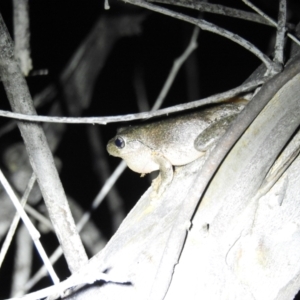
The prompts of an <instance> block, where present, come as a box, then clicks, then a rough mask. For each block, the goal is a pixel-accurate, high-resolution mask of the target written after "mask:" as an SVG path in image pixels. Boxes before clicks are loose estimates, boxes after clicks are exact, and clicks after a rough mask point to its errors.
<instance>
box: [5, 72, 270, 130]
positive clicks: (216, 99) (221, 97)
mask: <svg viewBox="0 0 300 300" xmlns="http://www.w3.org/2000/svg"><path fill="white" fill-rule="evenodd" d="M266 81H267V78H263V79H256V80H253V81H250V82H248V83H246V84H242V85H240V86H238V87H237V88H234V89H232V90H229V91H227V92H224V93H220V94H217V95H214V96H210V97H208V98H205V99H201V100H197V101H192V102H189V103H185V104H179V105H175V106H172V107H168V108H164V109H160V110H157V111H155V112H144V113H137V114H128V115H124V116H111V117H85V118H72V117H47V116H29V115H24V114H20V113H13V112H9V111H4V110H0V116H1V117H6V118H12V119H16V120H22V121H30V122H49V123H67V124H102V125H106V124H107V123H115V122H127V121H133V120H139V119H149V118H153V117H157V116H161V115H165V114H170V113H174V112H179V111H183V110H187V109H192V108H197V107H200V106H204V105H208V104H214V103H222V102H224V101H225V100H227V99H230V98H232V97H235V96H237V95H239V94H241V93H244V92H249V91H251V90H253V89H255V88H256V87H258V86H259V85H261V84H262V83H264V82H266Z"/></svg>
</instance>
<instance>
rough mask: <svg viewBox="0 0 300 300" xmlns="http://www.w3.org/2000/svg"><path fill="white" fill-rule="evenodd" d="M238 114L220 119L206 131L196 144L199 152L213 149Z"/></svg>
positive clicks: (200, 135)
mask: <svg viewBox="0 0 300 300" xmlns="http://www.w3.org/2000/svg"><path fill="white" fill-rule="evenodd" d="M236 117H237V114H233V115H231V116H228V117H225V118H222V119H220V120H219V121H217V122H215V123H213V124H211V125H210V126H208V127H207V128H206V129H204V130H203V131H202V132H201V133H200V134H199V136H198V137H197V138H196V140H195V142H194V147H195V148H196V149H197V150H198V151H202V152H205V151H207V150H208V149H210V148H212V147H213V146H214V145H215V144H216V143H217V141H218V140H219V139H220V137H222V136H223V135H224V133H225V132H226V130H227V129H228V128H229V126H230V125H231V123H232V121H233V120H234V119H235V118H236Z"/></svg>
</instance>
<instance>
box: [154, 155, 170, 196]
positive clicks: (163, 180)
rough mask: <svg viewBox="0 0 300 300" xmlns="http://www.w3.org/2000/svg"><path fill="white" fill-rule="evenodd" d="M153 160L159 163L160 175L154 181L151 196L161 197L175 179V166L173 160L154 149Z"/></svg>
mask: <svg viewBox="0 0 300 300" xmlns="http://www.w3.org/2000/svg"><path fill="white" fill-rule="evenodd" d="M151 155H152V157H153V160H154V161H155V162H156V163H157V164H158V165H159V171H160V172H159V175H158V176H157V178H155V179H154V180H153V181H152V189H153V191H152V193H151V198H158V197H160V196H161V195H162V194H163V193H164V191H165V190H166V189H167V187H168V186H169V184H170V183H171V182H172V179H173V173H174V172H173V166H172V164H171V162H170V161H169V160H168V159H166V158H165V157H164V156H163V155H162V154H160V153H158V152H156V151H153V152H152V154H151Z"/></svg>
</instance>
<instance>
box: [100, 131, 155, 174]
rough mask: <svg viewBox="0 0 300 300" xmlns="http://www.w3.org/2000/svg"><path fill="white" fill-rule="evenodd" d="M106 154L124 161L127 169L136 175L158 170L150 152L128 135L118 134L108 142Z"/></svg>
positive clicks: (137, 140) (134, 137)
mask: <svg viewBox="0 0 300 300" xmlns="http://www.w3.org/2000/svg"><path fill="white" fill-rule="evenodd" d="M106 148H107V152H108V153H109V154H110V155H112V156H116V157H120V158H122V159H124V160H125V161H126V163H127V165H128V167H129V168H130V169H131V170H133V171H135V172H138V173H150V172H152V171H155V170H158V165H157V163H156V162H154V160H153V157H152V154H151V153H152V150H151V149H150V148H149V147H148V146H146V145H145V144H144V143H142V142H141V141H140V139H138V138H137V137H136V136H133V135H132V134H131V132H130V133H128V134H126V132H124V131H123V132H118V134H117V135H116V136H115V137H114V138H112V139H111V140H109V141H108V144H107V147H106Z"/></svg>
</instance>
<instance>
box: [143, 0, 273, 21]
mask: <svg viewBox="0 0 300 300" xmlns="http://www.w3.org/2000/svg"><path fill="white" fill-rule="evenodd" d="M149 2H156V3H163V4H170V5H176V6H181V7H187V8H191V9H195V10H199V11H201V12H206V13H213V14H218V15H223V16H226V17H232V18H238V19H242V20H246V21H251V22H255V23H260V24H264V25H269V26H273V24H271V23H270V22H269V21H268V20H266V19H265V18H263V17H261V16H260V15H257V14H255V13H251V12H247V11H243V10H240V9H236V8H231V7H227V6H224V5H220V4H213V3H205V2H202V1H177V0H150V1H149Z"/></svg>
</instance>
